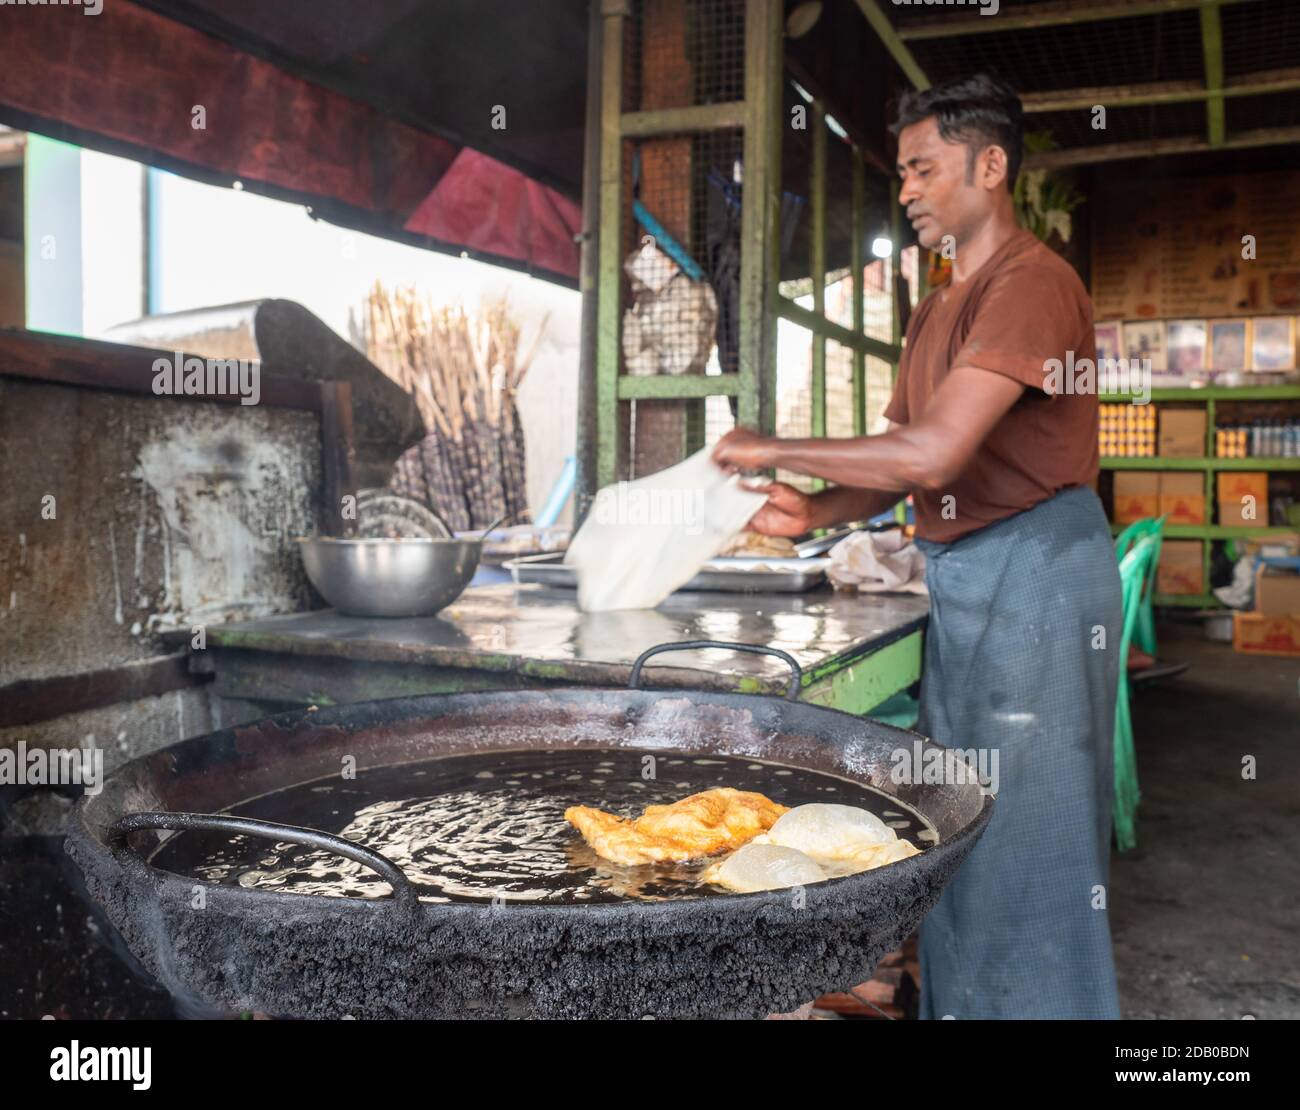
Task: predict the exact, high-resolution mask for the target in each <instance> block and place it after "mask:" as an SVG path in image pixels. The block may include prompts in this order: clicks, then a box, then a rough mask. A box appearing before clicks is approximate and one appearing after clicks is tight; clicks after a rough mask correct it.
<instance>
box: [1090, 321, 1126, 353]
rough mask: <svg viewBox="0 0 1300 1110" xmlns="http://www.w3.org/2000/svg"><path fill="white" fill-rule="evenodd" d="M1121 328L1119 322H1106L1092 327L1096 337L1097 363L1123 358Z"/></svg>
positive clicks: (1121, 325)
mask: <svg viewBox="0 0 1300 1110" xmlns="http://www.w3.org/2000/svg"><path fill="white" fill-rule="evenodd" d="M1123 327H1124V325H1123V324H1122V323H1121V322H1120V321H1119V320H1107V321H1105V322H1104V323H1100V324H1096V325H1094V328H1093V330H1094V331H1095V332H1096V335H1097V361H1098V362H1099V363H1100V362H1101V361H1102V360H1103V359H1116V360H1118V359H1121V358H1123V357H1124V344H1123Z"/></svg>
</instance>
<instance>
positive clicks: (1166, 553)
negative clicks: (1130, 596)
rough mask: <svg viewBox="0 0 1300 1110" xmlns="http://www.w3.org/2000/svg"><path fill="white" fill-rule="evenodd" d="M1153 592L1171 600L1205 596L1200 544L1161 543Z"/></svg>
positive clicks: (1182, 541) (1192, 541) (1199, 542)
mask: <svg viewBox="0 0 1300 1110" xmlns="http://www.w3.org/2000/svg"><path fill="white" fill-rule="evenodd" d="M1156 592H1157V593H1162V594H1170V595H1172V596H1191V595H1195V594H1203V593H1205V552H1204V550H1203V544H1202V543H1201V541H1200V540H1165V541H1164V542H1163V543H1162V544H1161V545H1160V564H1159V566H1157V567H1156Z"/></svg>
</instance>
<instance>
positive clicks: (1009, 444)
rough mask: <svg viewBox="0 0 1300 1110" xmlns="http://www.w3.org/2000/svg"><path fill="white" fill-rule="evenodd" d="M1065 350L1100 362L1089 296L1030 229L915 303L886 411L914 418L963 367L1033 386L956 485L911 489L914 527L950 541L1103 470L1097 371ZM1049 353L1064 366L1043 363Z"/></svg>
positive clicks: (900, 418) (895, 417)
mask: <svg viewBox="0 0 1300 1110" xmlns="http://www.w3.org/2000/svg"><path fill="white" fill-rule="evenodd" d="M1069 352H1072V353H1073V361H1074V363H1078V362H1080V360H1083V359H1087V360H1089V361H1088V365H1094V364H1095V362H1096V358H1097V352H1096V339H1095V336H1094V333H1093V325H1092V303H1091V302H1090V301H1089V299H1088V294H1087V292H1086V291H1085V289H1084V287H1083V283H1082V282H1081V281H1080V280H1079V276H1078V274H1076V273H1075V272H1074V268H1073V267H1072V266H1071V265H1070V264H1069V263H1068V262H1066V261H1065V260H1064V259H1063V258H1061V257H1060V256H1059V255H1057V254H1056V253H1055V252H1053V251H1052V250H1051V249H1049V248H1048V247H1046V246H1044V245H1043V244H1042V243H1040V242H1039V241H1038V240H1037V239H1036V238H1035V237H1034V236H1033V235H1032V234H1031V233H1030V232H1028V231H1024V230H1018V231H1017V232H1016V233H1015V234H1014V235H1012V236H1011V238H1010V239H1008V240H1007V242H1006V243H1004V244H1003V245H1002V246H1001V247H1000V248H999V249H998V250H997V252H996V253H995V254H994V255H993V256H992V257H991V258H989V260H988V261H987V262H985V263H984V265H983V266H981V267H980V268H979V269H978V270H977V271H976V272H975V273H974V274H972V275H971V276H970V277H969V278H967V279H966V280H965V281H963V282H962V283H960V284H959V285H957V286H955V287H953V288H948V287H944V288H943V289H938V290H936V291H935V292H933V293H931V294H930V295H929V296H928V297H926V299H925V300H924V301H922V302H921V303H920V304H919V305H917V307H916V311H915V312H914V313H913V314H912V319H911V321H910V322H909V323H908V327H907V345H906V347H905V348H904V350H903V357H902V361H901V363H900V364H899V368H898V381H897V383H896V385H895V387H894V395H893V397H892V398H891V400H890V402H889V404H888V405H887V406H886V408H885V416H886V417H887V418H888V419H890V420H892V421H893V422H894V423H896V424H906V423H908V422H909V421H910V420H916V419H919V418H920V416H921V414H922V413H923V412H924V411H925V406H926V404H927V403H928V402H929V400H930V398H931V397H932V396H933V395H934V393H935V390H937V389H938V388H939V386H940V385H941V384H942V382H943V380H944V378H945V377H947V375H948V371H949V370H951V369H953V368H954V367H957V366H974V367H977V368H979V369H981V370H991V371H993V372H994V373H997V374H1005V375H1006V376H1007V377H1009V378H1012V379H1014V380H1015V381H1018V382H1021V383H1023V384H1024V385H1025V386H1026V387H1027V388H1026V389H1025V392H1024V393H1022V394H1021V395H1020V398H1019V399H1018V400H1017V401H1016V403H1015V404H1014V405H1013V406H1012V407H1011V409H1010V411H1008V412H1007V413H1006V415H1004V416H1003V417H1002V419H1001V420H999V421H998V423H997V424H996V425H995V426H994V428H993V430H992V431H991V432H989V434H988V436H987V438H985V440H984V442H983V443H982V444H980V446H979V448H978V449H977V450H976V452H975V455H974V457H973V458H972V459H971V460H970V462H969V463H968V464H967V466H966V469H965V470H964V471H962V473H961V474H960V475H959V476H958V477H957V479H956V480H955V481H953V482H952V483H951V488H949V489H945V490H939V491H935V492H929V491H926V490H917V491H916V492H915V493H914V495H913V497H914V501H915V505H916V521H917V535H919V536H920V537H921V538H922V539H927V540H934V541H935V542H937V543H948V542H951V541H952V540H955V539H958V538H960V537H961V536H964V535H966V534H967V533H969V532H974V531H976V530H977V529H979V528H983V527H985V526H986V525H988V524H992V523H994V522H995V521H999V520H1003V519H1005V518H1006V517H1009V516H1012V515H1014V514H1015V513H1019V512H1023V511H1024V510H1025V509H1029V508H1032V507H1033V506H1035V505H1037V504H1038V503H1039V502H1040V501H1046V500H1047V499H1048V498H1049V497H1051V496H1052V495H1053V494H1055V493H1057V492H1058V491H1059V490H1062V489H1065V488H1067V487H1069V486H1081V485H1088V484H1089V483H1091V482H1092V481H1093V480H1094V479H1095V478H1096V477H1097V463H1098V455H1097V394H1096V384H1095V383H1096V381H1097V378H1096V375H1095V374H1091V375H1085V374H1083V373H1082V372H1081V371H1079V370H1075V372H1074V374H1071V373H1070V372H1069V370H1068V365H1069V364H1067V353H1069ZM1053 359H1056V360H1059V361H1060V363H1061V364H1062V366H1061V368H1057V367H1055V366H1049V365H1047V364H1048V363H1049V362H1050V361H1051V360H1053ZM1052 389H1056V390H1057V391H1056V392H1055V393H1049V390H1052ZM1078 389H1084V390H1087V392H1075V390H1078Z"/></svg>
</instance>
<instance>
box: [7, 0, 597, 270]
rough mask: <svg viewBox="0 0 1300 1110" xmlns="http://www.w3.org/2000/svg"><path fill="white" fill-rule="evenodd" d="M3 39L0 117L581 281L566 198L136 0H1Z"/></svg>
mask: <svg viewBox="0 0 1300 1110" xmlns="http://www.w3.org/2000/svg"><path fill="white" fill-rule="evenodd" d="M0 43H2V48H3V53H4V58H3V63H2V64H0V122H7V123H11V124H13V125H15V126H21V127H26V128H28V129H30V130H34V131H38V132H40V131H43V130H45V131H48V132H49V133H51V134H54V135H56V136H58V137H64V136H68V135H71V136H74V137H75V141H78V142H81V143H83V144H84V145H87V146H92V147H93V146H96V145H99V144H97V142H96V140H107V142H106V143H103V144H102V145H104V146H105V147H107V148H109V149H114V148H115V147H116V148H118V149H120V147H125V148H126V150H127V152H129V153H132V154H133V155H134V156H136V157H139V158H141V159H142V160H145V161H150V162H155V163H156V164H160V165H162V166H163V167H164V168H167V169H176V170H178V171H179V172H186V171H187V170H189V171H193V172H194V175H195V176H199V177H204V178H209V177H213V176H217V177H222V176H224V177H228V178H229V179H231V180H235V179H238V180H240V181H242V182H244V183H245V185H257V184H261V185H264V186H267V187H268V188H267V189H266V190H265V191H268V192H273V193H275V194H276V195H281V196H287V197H290V198H293V199H299V200H301V201H302V202H303V203H312V204H318V207H319V210H320V212H322V213H324V214H326V215H327V216H328V217H329V218H332V219H333V218H338V219H339V222H347V223H355V224H356V225H357V226H360V227H364V228H365V229H366V230H368V231H373V232H375V233H377V234H385V233H388V234H391V235H393V236H394V237H397V238H402V239H410V238H411V237H412V236H421V237H428V239H430V240H432V242H431V243H429V245H431V246H436V247H439V248H442V249H451V250H461V249H464V250H469V251H472V252H474V253H475V254H476V255H478V256H481V257H483V258H484V260H485V261H501V262H503V263H506V264H510V265H514V266H517V267H521V268H526V269H529V270H532V271H534V272H538V273H539V274H541V275H542V276H553V277H557V278H560V279H564V280H567V281H573V280H576V278H577V274H578V247H577V244H576V243H575V241H574V236H575V234H576V233H577V232H578V231H579V229H580V227H581V211H580V209H579V207H578V205H576V204H574V203H573V202H572V201H571V200H569V199H568V198H567V197H565V196H563V195H562V194H560V193H558V192H556V191H555V190H554V189H551V188H549V187H547V186H545V185H542V184H540V183H538V182H536V181H533V180H531V179H530V178H528V177H527V176H526V175H524V174H522V173H520V172H519V171H518V170H515V169H512V168H511V167H508V166H505V165H503V164H502V163H500V162H498V161H495V160H494V159H492V158H489V157H487V156H486V155H483V154H481V153H479V152H477V151H473V150H471V149H469V148H468V147H462V146H458V145H457V144H455V143H452V142H449V141H448V140H446V139H444V138H441V137H440V136H438V135H434V134H432V133H430V132H427V131H423V130H420V129H419V128H415V127H412V126H410V125H409V124H406V123H403V122H401V121H399V120H396V119H393V118H392V117H390V116H386V115H384V114H383V113H382V112H380V111H378V110H377V109H375V108H373V107H371V106H370V105H367V104H363V103H361V102H359V101H357V100H353V99H350V98H348V97H346V96H343V95H341V94H339V93H336V92H334V91H332V90H330V89H327V88H324V87H323V86H321V85H318V84H315V83H313V82H310V81H307V80H305V79H303V78H300V77H297V76H295V75H293V74H290V73H287V72H285V71H284V70H281V69H279V68H277V67H276V66H274V65H272V64H271V63H270V62H267V61H264V60H262V59H260V58H257V57H254V56H253V55H251V54H248V53H245V52H243V51H240V50H238V49H236V48H235V47H233V46H231V45H229V44H228V43H225V42H223V41H221V40H219V39H216V38H213V37H212V36H210V35H207V34H204V33H203V32H201V31H197V30H194V29H193V28H191V27H188V26H186V25H185V24H182V23H178V22H176V21H174V20H170V19H167V18H166V17H164V16H162V15H159V14H158V13H156V12H153V11H151V10H149V9H146V8H143V7H140V6H138V5H136V4H134V3H130V2H129V0H114V2H113V3H109V4H105V5H104V6H103V10H102V12H101V13H100V14H99V15H97V16H87V15H85V14H84V12H83V11H82V10H81V9H80V8H77V7H61V6H39V7H28V6H22V7H5V8H2V9H0ZM196 106H201V107H202V108H203V112H204V115H205V117H206V118H205V119H204V121H203V122H204V123H205V126H204V127H202V128H198V127H196V126H195V125H194V124H195V119H196V113H195V111H194V109H195V108H196ZM119 144H120V146H118V145H119Z"/></svg>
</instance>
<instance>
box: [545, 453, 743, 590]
mask: <svg viewBox="0 0 1300 1110" xmlns="http://www.w3.org/2000/svg"><path fill="white" fill-rule="evenodd" d="M711 451H712V449H711V448H707V447H706V448H705V449H704V450H702V451H697V452H696V453H695V454H694V455H692V456H691V457H690V458H689V459H687V460H686V461H685V462H681V463H678V464H677V465H676V466H670V467H669V468H668V469H667V470H661V471H660V472H659V473H658V474H652V475H650V476H649V477H648V478H638V479H637V480H636V481H634V482H616V483H615V484H614V485H612V486H606V487H605V488H604V489H602V490H600V492H599V493H597V494H596V498H595V500H594V501H593V502H592V505H591V511H590V512H589V513H588V514H587V519H586V520H585V521H583V524H582V527H581V528H579V529H578V534H577V535H576V536H574V537H573V542H572V543H570V544H569V549H568V551H566V552H565V554H564V562H565V563H566V565H568V566H571V567H573V568H574V571H575V572H576V574H577V577H578V605H579V607H580V608H582V609H583V610H585V611H587V612H589V613H593V612H600V611H603V610H607V609H653V608H654V607H655V606H656V605H658V604H659V603H660V602H661V601H663V599H664V598H666V597H667V596H668V595H669V594H670V593H672V592H673V591H674V590H676V589H678V588H680V587H681V586H684V585H685V584H686V583H687V582H689V581H690V580H691V579H692V578H693V577H694V576H695V575H696V573H697V572H698V571H699V569H700V567H702V566H703V565H704V564H705V563H706V562H707V561H708V560H709V559H712V558H713V557H714V556H715V555H717V553H718V552H719V551H721V550H722V548H723V546H724V545H725V544H726V543H727V541H728V540H730V539H731V538H732V537H733V536H734V535H735V534H736V533H737V532H739V531H740V530H741V529H742V528H744V527H745V525H746V524H747V523H749V518H750V517H752V516H753V515H754V514H755V513H756V512H758V510H759V509H760V508H762V506H763V503H764V502H765V501H766V500H767V494H766V493H760V492H757V491H755V490H752V489H748V488H746V487H745V486H742V485H741V484H740V475H738V474H728V473H727V472H726V471H724V470H723V469H722V468H721V467H720V466H718V465H717V464H716V463H715V462H713V460H712V459H711V458H710V457H709V455H710V454H711Z"/></svg>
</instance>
